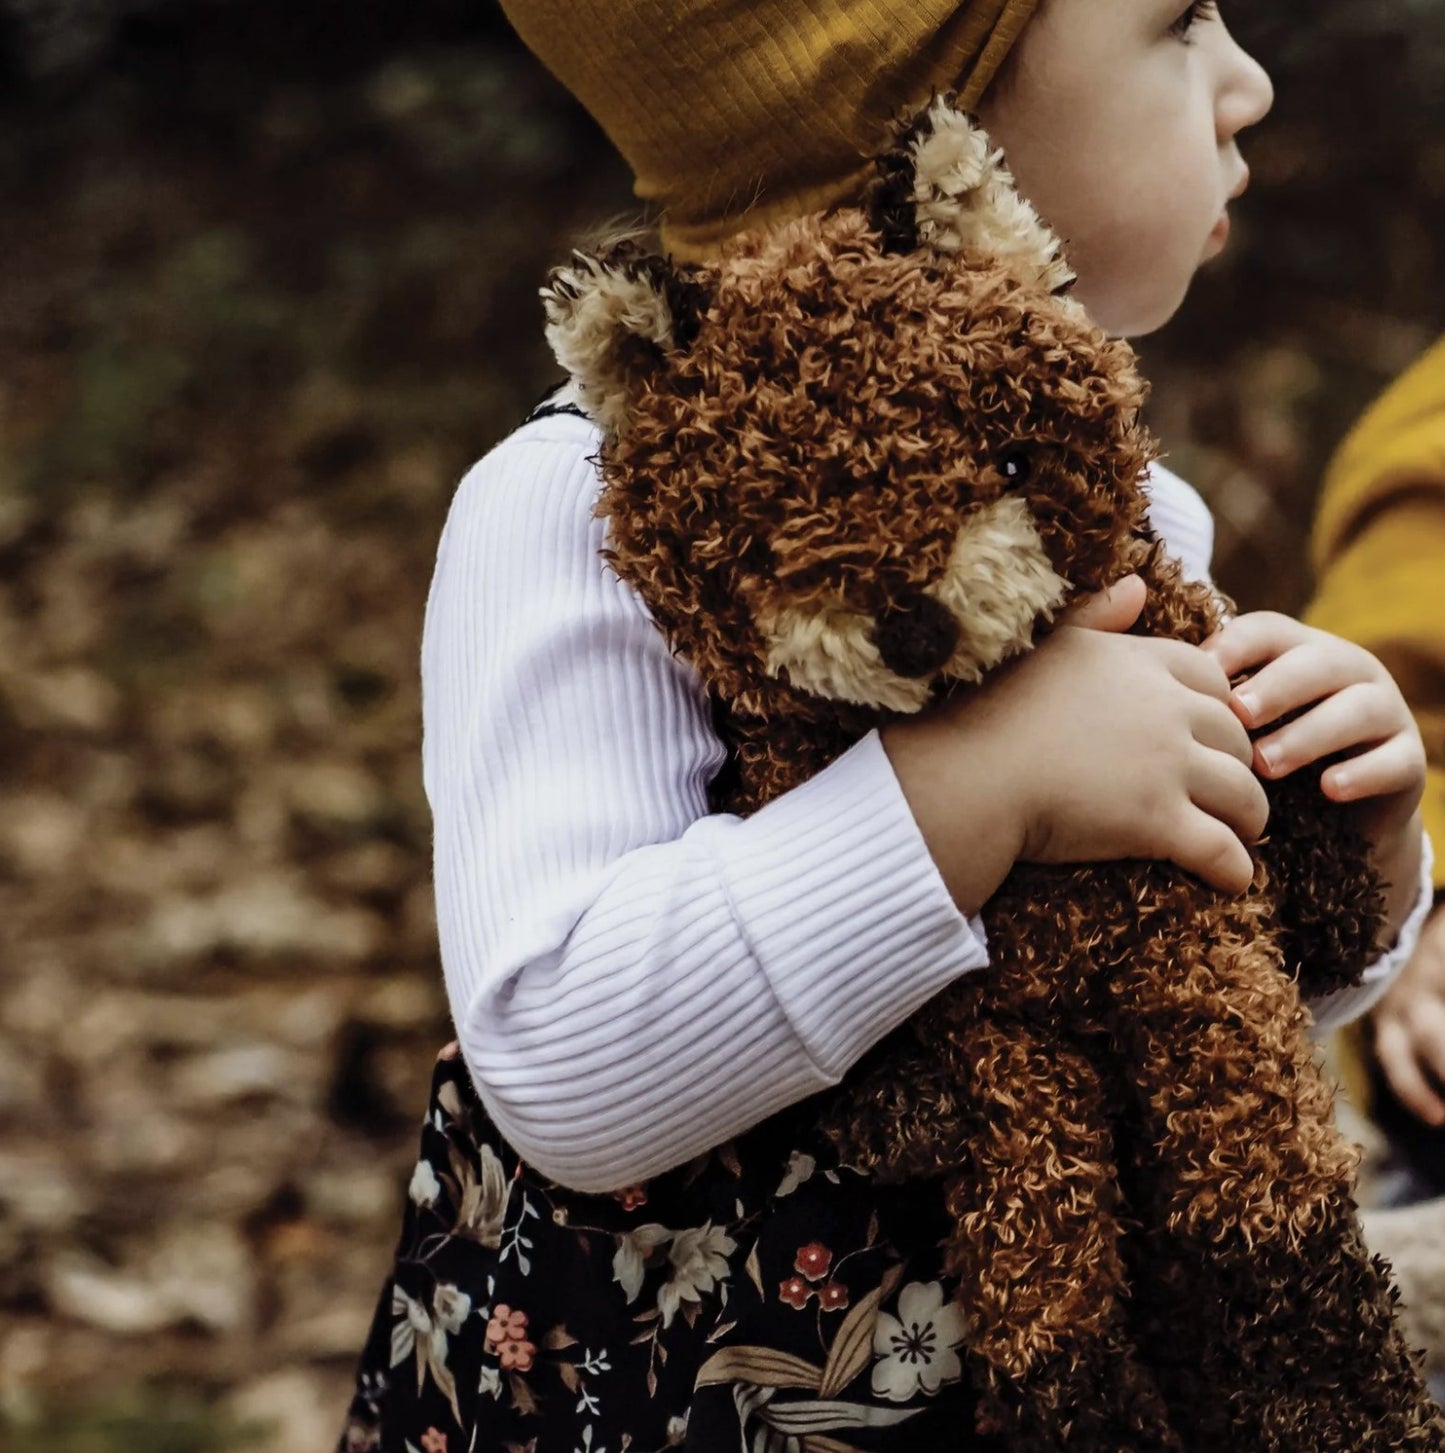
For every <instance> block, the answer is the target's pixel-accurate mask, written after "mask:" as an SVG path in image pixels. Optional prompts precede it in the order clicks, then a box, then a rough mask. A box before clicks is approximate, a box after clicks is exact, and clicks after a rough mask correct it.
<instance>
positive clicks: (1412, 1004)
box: [1374, 906, 1445, 1125]
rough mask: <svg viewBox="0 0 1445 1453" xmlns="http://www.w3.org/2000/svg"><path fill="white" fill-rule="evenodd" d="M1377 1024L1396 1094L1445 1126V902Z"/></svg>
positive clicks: (1378, 1051) (1379, 1010) (1378, 1044)
mask: <svg viewBox="0 0 1445 1453" xmlns="http://www.w3.org/2000/svg"><path fill="white" fill-rule="evenodd" d="M1374 1026H1375V1058H1376V1059H1377V1060H1378V1061H1379V1065H1380V1069H1381V1071H1382V1072H1383V1074H1384V1076H1385V1079H1386V1081H1387V1083H1388V1084H1389V1086H1390V1088H1391V1090H1393V1091H1394V1093H1395V1098H1396V1099H1398V1100H1399V1101H1400V1103H1401V1104H1402V1105H1404V1106H1405V1108H1406V1109H1407V1110H1410V1111H1411V1112H1413V1113H1414V1114H1415V1115H1418V1116H1419V1117H1420V1119H1421V1120H1423V1121H1424V1122H1425V1123H1426V1124H1427V1125H1445V906H1442V907H1438V908H1436V910H1435V912H1434V913H1433V914H1432V915H1431V916H1430V918H1429V919H1427V920H1426V923H1425V927H1424V930H1423V931H1422V932H1421V934H1420V942H1419V944H1418V945H1417V946H1416V948H1415V952H1414V954H1413V955H1411V958H1410V962H1409V963H1407V964H1406V965H1405V967H1404V968H1403V969H1401V971H1400V977H1399V978H1398V979H1396V980H1395V982H1394V983H1393V984H1391V985H1390V987H1389V989H1388V991H1387V992H1386V994H1385V997H1384V998H1383V999H1381V1000H1380V1002H1379V1004H1377V1005H1376V1006H1375V1012H1374Z"/></svg>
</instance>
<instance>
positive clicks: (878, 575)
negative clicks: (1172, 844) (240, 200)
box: [544, 100, 1445, 1453]
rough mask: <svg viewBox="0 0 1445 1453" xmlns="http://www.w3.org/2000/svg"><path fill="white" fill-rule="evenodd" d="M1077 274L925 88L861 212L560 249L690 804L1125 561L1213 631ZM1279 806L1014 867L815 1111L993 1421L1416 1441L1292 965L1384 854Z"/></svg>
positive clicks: (1361, 953) (565, 318)
mask: <svg viewBox="0 0 1445 1453" xmlns="http://www.w3.org/2000/svg"><path fill="white" fill-rule="evenodd" d="M1070 282H1071V274H1070V272H1069V269H1068V266H1067V264H1066V262H1065V260H1064V258H1063V255H1062V251H1061V248H1060V245H1059V243H1058V242H1057V240H1056V239H1055V238H1054V237H1053V236H1051V235H1050V233H1049V231H1048V230H1047V228H1046V227H1045V226H1044V225H1043V224H1042V223H1041V222H1040V220H1039V218H1038V217H1037V215H1036V214H1035V213H1034V211H1033V209H1032V208H1031V207H1030V206H1029V205H1028V203H1027V202H1026V201H1024V200H1023V199H1022V198H1021V197H1020V196H1019V195H1018V193H1017V192H1016V190H1015V188H1014V186H1013V184H1012V180H1011V178H1010V176H1009V173H1008V172H1007V170H1006V168H1005V166H1004V163H1003V160H1002V158H1001V156H1000V155H999V154H998V153H997V152H996V151H995V150H994V149H993V148H992V147H991V145H990V143H989V141H988V139H987V137H986V136H985V135H984V134H983V133H982V132H981V131H980V130H978V129H977V127H976V126H975V125H974V124H973V123H972V122H971V120H970V119H969V118H968V117H966V116H964V115H962V114H960V113H959V112H957V111H956V110H954V109H953V107H952V106H951V104H950V102H949V101H947V100H939V101H936V102H935V103H934V104H933V105H932V106H931V107H930V108H929V109H928V110H927V111H926V113H924V114H923V115H922V116H921V117H920V118H919V119H918V120H917V121H915V122H914V123H913V124H912V125H911V126H910V127H909V128H908V129H907V130H906V131H905V132H904V133H903V134H902V135H901V136H900V138H899V140H898V143H897V145H896V147H895V148H894V149H893V150H892V151H891V152H890V153H889V154H888V155H887V156H885V157H883V158H882V159H881V161H880V162H879V166H878V177H877V181H876V183H875V185H874V187H873V189H872V191H871V194H870V196H869V197H868V198H867V201H866V204H865V205H863V206H861V207H857V208H847V209H843V210H837V211H833V212H831V213H827V214H824V215H817V216H812V217H808V218H806V219H804V220H801V221H798V222H795V223H792V224H789V225H786V226H783V227H780V228H777V229H774V230H770V231H767V232H763V233H758V234H754V235H750V236H747V237H745V238H743V239H741V240H740V241H738V242H737V243H736V244H735V245H733V246H732V248H731V249H730V250H729V251H728V252H727V254H726V255H725V256H724V257H722V258H721V259H720V260H719V261H718V262H716V263H715V264H710V265H707V266H701V267H687V268H684V267H678V266H674V265H673V264H671V263H670V262H669V261H667V260H665V259H662V258H659V257H653V256H648V255H645V254H644V253H642V252H641V251H640V250H638V249H637V248H635V247H629V246H623V247H619V248H617V249H615V250H613V251H611V252H609V253H606V254H603V255H600V256H583V255H575V256H574V257H573V259H572V261H571V263H570V264H569V265H567V266H566V267H563V268H560V269H558V270H557V271H556V272H555V273H554V274H553V276H552V278H551V280H550V283H549V286H548V288H547V289H546V291H545V293H544V296H545V299H546V305H547V310H548V315H549V336H550V339H551V341H552V344H553V346H554V348H555V350H556V353H557V356H558V358H559V359H560V360H561V362H562V363H563V365H564V366H565V367H566V368H567V370H568V372H569V373H570V374H571V375H572V377H573V380H574V383H575V385H576V387H577V389H578V390H579V391H580V395H581V397H582V399H583V400H584V403H585V406H586V407H587V409H588V410H589V411H590V413H591V414H592V416H593V417H594V418H595V420H596V421H597V423H598V424H599V425H600V426H601V428H602V430H603V434H604V443H603V446H602V449H601V452H600V466H601V470H602V475H603V480H604V487H603V493H602V498H601V504H600V509H601V511H602V512H603V513H604V515H605V516H606V518H607V520H608V522H609V527H610V560H611V563H612V565H613V566H614V567H615V569H616V570H617V572H618V573H619V574H620V575H621V577H622V578H623V579H624V580H626V581H628V582H630V583H631V584H632V585H633V586H634V587H635V588H636V589H637V590H638V591H639V592H640V594H641V596H642V597H643V599H644V600H645V602H646V603H647V605H648V607H649V608H650V610H651V612H652V614H653V616H654V617H655V619H656V621H657V623H658V625H659V627H660V628H661V629H662V630H663V631H664V632H665V633H666V635H667V637H668V639H669V641H670V642H671V644H672V646H673V648H674V649H675V650H676V651H677V652H678V653H679V654H680V655H681V656H682V657H684V658H685V659H686V660H687V661H689V662H690V663H691V664H692V665H693V666H694V667H695V668H696V670H697V671H698V672H699V673H700V675H701V677H702V679H703V681H704V682H705V683H706V685H707V687H708V689H709V691H710V692H711V694H712V696H713V698H714V700H715V702H716V706H717V718H718V723H719V729H720V730H721V732H722V733H723V736H724V739H725V740H726V742H727V744H728V746H729V748H730V762H729V766H728V768H727V769H726V770H725V771H724V772H723V774H722V775H721V776H720V777H719V778H718V780H717V781H716V782H715V783H714V785H713V794H712V795H713V801H714V805H715V807H716V808H717V809H718V810H729V811H737V812H743V813H746V812H750V811H752V810H754V809H756V808H757V807H759V806H761V805H762V804H764V803H766V802H767V801H769V800H770V799H771V798H773V797H775V796H776V795H777V794H779V793H781V792H784V791H786V790H787V789H789V788H790V787H792V786H794V785H795V784H797V783H798V782H801V781H802V780H804V779H805V778H807V777H809V776H810V775H812V774H814V773H816V772H817V771H818V770H819V769H821V768H822V767H823V766H825V765H826V764H827V763H828V762H829V761H831V760H832V759H833V758H834V757H836V756H837V755H838V754H839V753H840V752H842V751H843V750H845V749H846V748H847V747H848V746H849V745H851V744H852V743H853V742H855V741H856V740H858V738H859V737H861V736H862V735H863V734H864V733H866V732H867V731H869V730H871V729H873V728H875V727H878V726H880V725H882V724H884V723H886V722H888V721H890V720H894V719H897V718H898V717H900V716H902V715H904V714H907V713H912V712H917V711H919V710H920V709H922V708H923V707H925V706H927V705H928V704H929V703H930V702H932V701H934V700H935V699H936V698H938V697H939V696H940V695H942V694H946V693H949V692H952V691H959V690H967V689H968V688H969V687H970V686H972V685H974V684H976V683H979V682H981V681H984V680H986V679H987V678H988V676H989V675H990V673H991V672H994V671H996V670H998V669H999V668H1001V667H1003V666H1005V665H1006V664H1007V663H1008V662H1009V661H1011V660H1012V659H1014V658H1015V657H1017V656H1018V655H1019V654H1020V653H1022V652H1026V651H1028V650H1029V649H1030V648H1031V647H1032V646H1033V645H1034V644H1035V642H1036V641H1038V640H1039V638H1040V637H1041V635H1042V634H1043V633H1045V632H1047V631H1048V630H1049V629H1050V627H1051V624H1052V622H1053V621H1054V620H1055V619H1056V618H1057V616H1058V614H1059V612H1060V611H1061V610H1062V609H1064V608H1065V607H1067V606H1068V605H1069V603H1070V602H1071V601H1073V600H1074V599H1075V598H1077V597H1079V596H1081V595H1084V594H1087V593H1090V592H1094V591H1098V590H1100V589H1103V588H1105V587H1107V586H1109V585H1111V584H1112V583H1114V582H1116V581H1117V580H1119V579H1120V578H1121V577H1123V576H1124V575H1126V574H1129V573H1131V572H1138V573H1140V574H1142V575H1143V576H1144V577H1145V580H1146V582H1147V584H1148V586H1149V603H1148V606H1147V607H1146V610H1145V614H1144V617H1143V619H1142V621H1141V623H1140V626H1139V627H1138V628H1137V629H1139V630H1142V631H1144V632H1147V633H1150V634H1154V635H1158V636H1166V637H1171V638H1176V639H1178V640H1180V641H1184V642H1190V643H1196V644H1197V643H1198V642H1200V641H1202V640H1203V639H1205V638H1206V637H1207V636H1208V635H1209V634H1210V633H1212V632H1213V631H1214V630H1215V629H1216V628H1217V627H1218V625H1219V623H1220V620H1221V603H1220V601H1219V599H1218V597H1217V596H1216V594H1215V593H1214V592H1213V590H1212V589H1211V588H1210V587H1208V586H1207V585H1203V584H1198V583H1191V582H1187V581H1185V580H1184V579H1182V578H1181V575H1180V572H1179V570H1178V568H1177V566H1176V565H1175V564H1174V563H1173V562H1172V561H1171V559H1170V558H1169V557H1167V556H1166V554H1165V553H1164V552H1163V550H1162V548H1161V547H1160V546H1159V544H1158V542H1157V541H1156V539H1155V538H1154V536H1153V535H1152V533H1151V531H1150V527H1149V524H1148V521H1147V517H1146V503H1147V501H1146V496H1145V494H1144V492H1143V480H1144V477H1145V475H1146V472H1147V467H1148V465H1149V463H1150V461H1151V459H1152V458H1153V457H1154V453H1155V445H1154V441H1153V440H1152V438H1151V437H1150V436H1149V434H1148V433H1147V431H1146V430H1145V427H1144V425H1143V423H1142V421H1141V418H1140V409H1141V405H1142V402H1143V397H1144V389H1143V386H1142V384H1141V382H1140V379H1139V376H1138V374H1137V373H1136V371H1135V365H1134V360H1133V357H1132V354H1131V352H1130V350H1129V348H1128V347H1127V345H1125V344H1124V343H1122V342H1117V341H1110V340H1108V339H1107V338H1105V337H1104V336H1103V335H1102V334H1101V333H1100V332H1099V331H1098V330H1097V329H1096V328H1095V327H1094V326H1093V325H1092V324H1091V323H1090V322H1089V321H1088V319H1087V317H1086V316H1085V314H1084V312H1083V310H1082V308H1081V307H1080V306H1079V305H1078V304H1077V303H1076V302H1074V301H1073V300H1072V299H1071V298H1070V296H1069V291H1068V289H1069V284H1070ZM1272 806H1273V813H1274V815H1273V818H1272V825H1271V834H1270V839H1269V841H1268V842H1267V843H1266V844H1265V845H1264V846H1263V847H1262V848H1261V851H1260V861H1259V864H1258V871H1257V873H1256V877H1255V883H1254V886H1253V888H1252V890H1251V891H1250V892H1249V893H1248V894H1247V895H1245V896H1244V897H1241V898H1226V897H1224V896H1222V895H1220V894H1218V893H1216V892H1214V891H1212V890H1211V889H1209V888H1207V887H1205V886H1204V885H1203V884H1201V883H1200V882H1198V881H1196V880H1194V879H1193V878H1191V877H1189V876H1187V875H1185V874H1184V873H1182V872H1180V871H1178V870H1176V869H1175V868H1173V867H1172V866H1170V865H1168V864H1158V863H1115V864H1108V865H1103V866H1091V867H1080V868H1046V867H1039V866H1034V865H1028V864H1020V865H1019V866H1018V867H1017V868H1016V869H1015V870H1014V872H1013V873H1012V874H1011V876H1010V877H1009V879H1008V880H1007V881H1006V882H1005V884H1004V885H1003V888H1002V889H1001V890H1000V892H999V893H998V894H997V896H996V897H995V898H994V899H993V901H992V902H991V904H990V905H989V908H988V910H987V913H986V919H987V924H988V931H989V948H990V958H991V965H990V967H989V969H988V970H986V971H984V972H980V973H978V974H973V975H969V976H967V977H965V978H964V979H963V980H961V981H960V982H959V983H958V984H957V985H956V986H954V987H953V988H951V989H950V990H948V991H947V992H946V993H944V994H943V995H941V996H940V997H939V998H938V999H937V1000H936V1001H935V1002H934V1003H932V1004H931V1005H930V1006H929V1007H928V1009H927V1010H926V1011H925V1012H923V1013H921V1014H919V1015H918V1016H917V1017H916V1019H915V1020H914V1021H913V1022H911V1023H909V1024H907V1025H905V1026H904V1027H903V1029H902V1030H900V1031H899V1032H897V1033H896V1034H894V1035H893V1036H891V1037H890V1038H889V1039H888V1040H886V1041H885V1042H884V1043H883V1045H881V1046H880V1047H879V1048H878V1049H877V1050H876V1051H875V1052H874V1053H873V1054H872V1055H870V1056H869V1057H868V1058H867V1059H866V1060H865V1062H864V1063H863V1064H862V1065H860V1066H858V1067H857V1068H856V1069H855V1071H854V1072H853V1073H852V1075H851V1076H850V1077H849V1078H848V1079H847V1081H846V1082H845V1083H844V1084H843V1085H842V1086H840V1087H839V1088H838V1090H837V1091H836V1092H835V1093H833V1094H831V1095H830V1096H828V1097H826V1099H825V1100H824V1101H823V1102H822V1103H821V1104H820V1111H819V1113H820V1115H821V1117H822V1123H823V1127H824V1129H825V1130H826V1132H827V1134H828V1135H829V1137H830V1138H831V1139H832V1140H833V1142H834V1143H835V1144H836V1146H837V1147H838V1149H839V1150H840V1152H841V1153H842V1155H843V1156H844V1157H845V1159H846V1160H847V1161H848V1162H849V1163H850V1164H852V1165H854V1166H857V1167H860V1168H862V1169H864V1170H866V1171H868V1172H870V1173H872V1174H874V1175H875V1176H877V1177H878V1178H880V1179H881V1180H884V1181H894V1180H900V1179H929V1178H936V1179H937V1180H938V1182H939V1185H940V1187H941V1194H942V1195H944V1196H945V1198H946V1201H947V1205H948V1208H949V1211H950V1213H951V1222H952V1225H953V1226H954V1233H953V1235H952V1237H951V1240H950V1243H949V1246H948V1266H949V1270H950V1271H951V1272H952V1273H953V1274H956V1275H957V1276H958V1278H959V1284H960V1290H959V1293H958V1296H959V1299H960V1300H961V1302H962V1304H963V1311H964V1313H965V1316H966V1323H967V1326H968V1329H969V1331H968V1339H969V1341H968V1346H969V1350H970V1352H971V1353H972V1354H973V1357H972V1359H971V1361H972V1365H973V1366H974V1367H976V1368H979V1369H982V1371H981V1373H980V1374H979V1380H980V1383H981V1388H980V1392H981V1396H982V1406H983V1407H984V1409H985V1415H984V1421H985V1428H984V1431H990V1432H994V1433H996V1434H998V1435H999V1436H1000V1438H1001V1440H1002V1442H1003V1444H1004V1446H1007V1447H1009V1448H1010V1449H1018V1450H1025V1449H1028V1450H1032V1449H1059V1448H1069V1449H1088V1450H1093V1453H1130V1450H1138V1453H1144V1450H1149V1453H1157V1450H1167V1449H1197V1450H1201V1453H1202V1450H1208V1453H1235V1450H1250V1453H1253V1450H1266V1449H1268V1450H1286V1449H1287V1450H1297V1453H1306V1450H1308V1453H1336V1450H1337V1453H1346V1450H1348V1453H1362V1450H1365V1449H1378V1450H1381V1453H1383V1450H1386V1449H1389V1450H1403V1449H1427V1448H1429V1449H1438V1448H1445V1431H1442V1426H1441V1422H1440V1421H1439V1419H1438V1417H1437V1414H1436V1410H1435V1409H1434V1407H1433V1405H1432V1404H1431V1402H1430V1400H1429V1398H1428V1396H1427V1394H1426V1393H1425V1391H1424V1388H1423V1386H1422V1384H1421V1382H1420V1379H1419V1378H1418V1376H1417V1374H1416V1370H1415V1368H1414V1366H1413V1365H1412V1361H1411V1358H1410V1356H1409V1354H1408V1351H1407V1349H1406V1347H1405V1345H1404V1344H1403V1342H1402V1340H1401V1338H1400V1336H1399V1333H1398V1332H1397V1331H1396V1329H1395V1326H1394V1321H1393V1317H1392V1302H1393V1292H1392V1291H1391V1288H1390V1285H1389V1281H1388V1274H1387V1269H1386V1268H1385V1267H1384V1266H1383V1264H1381V1263H1377V1262H1373V1261H1372V1260H1371V1258H1370V1256H1369V1254H1368V1253H1367V1251H1366V1249H1365V1247H1364V1245H1363V1243H1362V1241H1361V1239H1360V1234H1359V1225H1358V1221H1357V1217H1356V1214H1355V1208H1354V1203H1353V1200H1352V1185H1353V1176H1354V1168H1355V1156H1354V1154H1353V1152H1352V1150H1351V1149H1350V1147H1349V1146H1348V1145H1347V1144H1346V1142H1345V1141H1344V1140H1343V1139H1342V1138H1341V1137H1340V1136H1339V1134H1338V1133H1337V1132H1336V1130H1335V1129H1334V1127H1333V1124H1332V1119H1331V1090H1330V1088H1329V1086H1328V1084H1327V1083H1326V1081H1325V1079H1324V1078H1323V1077H1322V1075H1321V1072H1320V1070H1319V1069H1318V1067H1317V1065H1316V1061H1315V1056H1314V1053H1313V1049H1312V1046H1311V1043H1310V1039H1309V1036H1308V1033H1307V1027H1308V1020H1307V1015H1306V1013H1305V1011H1304V1010H1303V1008H1302V1007H1301V999H1300V995H1301V990H1303V991H1304V992H1306V993H1322V992H1325V991H1327V990H1329V989H1332V988H1337V987H1340V986H1341V985H1343V984H1344V983H1346V982H1349V981H1350V977H1351V975H1352V974H1354V973H1356V972H1357V971H1358V968H1359V966H1361V965H1362V964H1364V963H1365V962H1366V961H1367V959H1368V957H1369V954H1370V951H1371V948H1372V946H1373V942H1374V939H1375V937H1376V935H1377V933H1378V930H1379V923H1380V917H1379V907H1380V894H1379V885H1378V884H1377V883H1376V882H1375V880H1374V879H1373V877H1372V875H1371V873H1370V870H1369V869H1368V867H1367V865H1366V855H1365V851H1364V846H1363V844H1362V842H1361V841H1360V840H1359V839H1358V837H1357V836H1355V835H1354V833H1353V832H1352V831H1351V830H1350V828H1349V827H1348V825H1347V823H1346V821H1345V819H1344V818H1343V816H1342V815H1341V814H1340V813H1339V812H1338V810H1337V809H1335V808H1333V807H1332V806H1330V805H1329V804H1328V803H1327V802H1326V801H1325V800H1324V799H1323V797H1322V796H1321V795H1320V794H1319V793H1318V791H1317V788H1316V787H1315V785H1314V783H1313V782H1312V781H1303V780H1302V781H1292V782H1290V783H1286V784H1284V785H1283V786H1282V787H1279V788H1276V789H1274V795H1273V801H1272ZM961 1441H962V1439H961Z"/></svg>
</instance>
